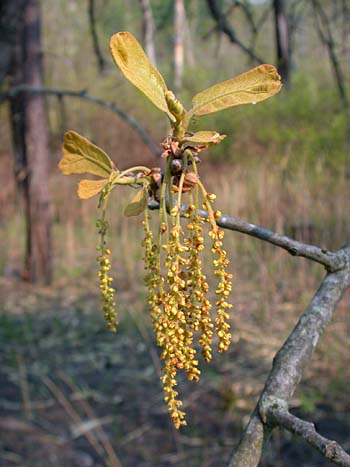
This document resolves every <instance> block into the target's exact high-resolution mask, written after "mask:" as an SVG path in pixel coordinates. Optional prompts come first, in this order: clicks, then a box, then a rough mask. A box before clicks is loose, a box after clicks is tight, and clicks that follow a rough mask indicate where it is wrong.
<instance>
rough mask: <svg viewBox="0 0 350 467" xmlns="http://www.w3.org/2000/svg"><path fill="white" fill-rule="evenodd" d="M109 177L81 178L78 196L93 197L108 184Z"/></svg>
mask: <svg viewBox="0 0 350 467" xmlns="http://www.w3.org/2000/svg"><path fill="white" fill-rule="evenodd" d="M107 183H108V178H103V179H101V180H81V181H80V182H79V185H78V196H79V198H81V199H88V198H92V197H93V196H95V195H97V194H98V193H100V192H101V191H102V190H103V188H104V187H105V186H106V185H107Z"/></svg>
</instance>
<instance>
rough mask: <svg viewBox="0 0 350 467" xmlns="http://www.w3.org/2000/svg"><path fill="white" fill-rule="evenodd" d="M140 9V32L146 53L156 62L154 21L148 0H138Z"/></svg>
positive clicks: (154, 63)
mask: <svg viewBox="0 0 350 467" xmlns="http://www.w3.org/2000/svg"><path fill="white" fill-rule="evenodd" d="M139 2H140V5H141V9H142V33H143V44H144V47H145V51H146V54H147V55H148V57H149V59H150V60H151V62H152V63H153V65H156V64H157V60H156V51H155V47H154V22H153V15H152V8H151V4H150V1H149V0H139Z"/></svg>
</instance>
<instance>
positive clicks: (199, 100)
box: [189, 64, 282, 115]
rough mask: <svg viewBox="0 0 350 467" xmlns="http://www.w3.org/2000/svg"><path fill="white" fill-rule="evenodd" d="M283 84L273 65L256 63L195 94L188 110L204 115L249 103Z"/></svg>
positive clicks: (267, 96) (269, 94) (276, 89)
mask: <svg viewBox="0 0 350 467" xmlns="http://www.w3.org/2000/svg"><path fill="white" fill-rule="evenodd" d="M281 87H282V84H281V77H280V76H279V74H278V73H277V70H276V68H275V67H274V66H273V65H267V64H264V65H259V66H257V67H256V68H253V69H252V70H249V71H247V72H246V73H242V74H241V75H239V76H236V77H235V78H232V79H229V80H227V81H223V82H222V83H218V84H215V85H214V86H212V87H210V88H208V89H205V90H204V91H202V92H200V93H198V94H196V95H195V96H194V98H193V99H192V104H193V107H192V109H191V110H190V112H189V114H191V115H207V114H211V113H214V112H218V111H219V110H224V109H227V108H229V107H233V106H236V105H242V104H252V103H256V102H259V101H262V100H264V99H268V98H269V97H272V96H273V95H275V94H276V93H277V92H278V91H279V90H280V89H281Z"/></svg>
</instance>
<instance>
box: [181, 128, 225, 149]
mask: <svg viewBox="0 0 350 467" xmlns="http://www.w3.org/2000/svg"><path fill="white" fill-rule="evenodd" d="M224 138H226V135H220V133H218V132H217V131H197V133H194V135H192V136H185V137H184V138H183V139H182V140H181V142H180V146H181V147H182V148H186V147H188V146H191V147H195V146H211V145H213V144H218V143H220V142H221V141H222V140H223V139H224Z"/></svg>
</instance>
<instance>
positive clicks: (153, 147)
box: [0, 84, 161, 157]
mask: <svg viewBox="0 0 350 467" xmlns="http://www.w3.org/2000/svg"><path fill="white" fill-rule="evenodd" d="M21 92H23V93H25V92H27V93H30V94H45V95H48V96H62V97H63V96H67V97H73V98H76V99H81V100H84V101H88V102H92V103H93V104H96V105H99V106H100V107H104V108H105V109H108V110H110V111H111V112H113V113H114V114H116V115H118V117H120V118H122V119H123V120H124V121H125V122H126V123H127V124H128V125H130V126H131V127H132V128H133V129H134V130H136V132H137V133H138V135H139V136H140V138H141V139H142V141H143V142H144V143H145V144H146V145H147V146H148V148H149V149H150V151H151V152H152V153H153V154H154V155H155V156H156V157H160V154H161V151H160V148H158V145H157V144H155V143H154V141H152V139H151V138H150V136H149V135H148V133H147V132H146V130H144V129H143V128H142V127H141V125H140V124H139V123H138V122H137V121H136V120H135V119H134V118H133V117H132V116H131V115H128V114H127V113H125V112H124V111H123V110H121V109H120V108H119V107H117V106H116V105H115V104H113V103H112V102H107V101H105V100H103V99H100V98H98V97H95V96H91V95H90V94H88V93H87V91H86V90H85V89H83V90H81V91H72V90H69V89H59V88H46V87H40V88H38V87H31V86H27V85H25V84H20V85H18V86H15V87H12V88H11V89H9V90H8V91H7V92H6V93H2V94H0V103H1V102H3V101H4V100H6V99H9V98H11V97H14V96H16V95H18V94H20V93H21Z"/></svg>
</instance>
